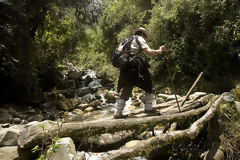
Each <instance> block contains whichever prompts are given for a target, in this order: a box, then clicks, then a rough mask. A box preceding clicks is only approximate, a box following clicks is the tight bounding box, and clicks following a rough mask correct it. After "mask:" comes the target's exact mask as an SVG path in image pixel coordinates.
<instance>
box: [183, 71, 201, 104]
mask: <svg viewBox="0 0 240 160" xmlns="http://www.w3.org/2000/svg"><path fill="white" fill-rule="evenodd" d="M202 74H203V72H201V73H200V74H199V76H198V78H197V79H196V81H195V82H194V83H193V85H192V87H191V88H190V89H189V91H188V93H187V94H186V96H185V99H184V100H183V101H182V103H181V105H180V106H181V107H182V106H183V104H184V103H185V101H186V100H187V99H188V97H189V95H190V93H191V92H192V90H193V88H194V87H195V86H196V84H197V82H198V81H199V79H200V78H201V77H202Z"/></svg>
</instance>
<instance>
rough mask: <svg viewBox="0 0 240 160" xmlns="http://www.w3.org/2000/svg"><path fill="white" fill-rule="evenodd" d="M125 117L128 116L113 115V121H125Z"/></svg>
mask: <svg viewBox="0 0 240 160" xmlns="http://www.w3.org/2000/svg"><path fill="white" fill-rule="evenodd" d="M127 117H128V115H114V116H113V118H114V119H125V118H127Z"/></svg>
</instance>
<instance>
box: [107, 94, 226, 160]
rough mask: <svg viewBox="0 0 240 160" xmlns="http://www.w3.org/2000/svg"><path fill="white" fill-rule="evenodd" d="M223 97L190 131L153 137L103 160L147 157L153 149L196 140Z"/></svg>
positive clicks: (108, 155) (116, 151) (111, 152)
mask: <svg viewBox="0 0 240 160" xmlns="http://www.w3.org/2000/svg"><path fill="white" fill-rule="evenodd" d="M221 99H222V96H220V97H219V98H218V99H217V100H216V101H215V102H214V104H213V105H211V107H210V108H209V110H208V111H207V112H206V113H205V114H204V115H203V116H202V117H201V118H200V119H198V120H197V121H196V122H194V123H193V124H192V125H191V126H190V127H189V128H188V129H185V130H179V131H172V132H169V133H165V134H162V135H160V136H157V137H152V138H149V139H147V140H143V141H141V143H139V144H138V145H136V146H135V147H132V148H126V147H123V148H121V149H119V150H113V151H109V152H108V153H107V154H105V155H104V156H103V159H108V160H114V159H116V160H120V159H131V158H133V157H136V156H143V155H144V156H146V155H149V153H150V152H151V151H152V149H154V148H157V147H161V146H164V145H167V144H170V143H173V142H175V141H180V140H184V139H186V138H188V139H194V138H195V137H196V136H197V135H198V133H199V132H200V130H201V129H202V128H203V126H204V125H205V124H206V123H208V122H209V120H211V118H212V117H213V116H214V114H215V112H216V109H217V107H218V104H219V103H220V101H221Z"/></svg>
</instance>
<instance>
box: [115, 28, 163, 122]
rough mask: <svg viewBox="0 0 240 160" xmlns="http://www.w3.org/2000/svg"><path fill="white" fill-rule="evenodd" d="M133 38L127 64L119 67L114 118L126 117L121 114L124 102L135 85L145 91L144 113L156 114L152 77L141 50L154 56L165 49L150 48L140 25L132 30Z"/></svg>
mask: <svg viewBox="0 0 240 160" xmlns="http://www.w3.org/2000/svg"><path fill="white" fill-rule="evenodd" d="M132 34H133V40H132V42H131V45H130V46H131V56H130V58H129V64H128V66H127V67H125V68H121V69H120V75H119V80H118V86H117V91H118V92H120V91H121V94H120V98H119V99H118V100H117V105H116V111H115V113H114V118H115V119H120V118H126V116H124V115H123V114H122V111H123V109H124V107H125V102H126V101H127V100H128V99H129V97H130V96H131V94H132V89H133V87H134V86H137V87H139V88H141V89H143V90H144V91H145V101H144V103H145V113H148V114H157V112H156V110H155V109H154V108H153V107H152V101H153V94H152V78H151V75H150V72H149V71H148V68H150V65H149V63H148V62H147V61H146V60H144V58H143V52H145V53H146V54H147V55H149V56H155V55H158V54H160V53H163V52H164V51H165V48H164V46H160V48H159V49H157V50H154V49H151V48H150V47H149V46H148V45H147V43H146V41H147V40H149V39H150V35H149V33H148V32H147V31H146V30H145V28H143V27H140V28H138V29H136V30H133V32H132Z"/></svg>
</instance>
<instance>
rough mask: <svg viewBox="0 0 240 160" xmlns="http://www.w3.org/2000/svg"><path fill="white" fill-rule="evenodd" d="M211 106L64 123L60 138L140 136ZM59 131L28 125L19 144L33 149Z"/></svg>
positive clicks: (54, 127) (50, 125)
mask: <svg viewBox="0 0 240 160" xmlns="http://www.w3.org/2000/svg"><path fill="white" fill-rule="evenodd" d="M211 105H212V101H211V100H210V101H209V102H208V104H207V105H205V106H204V107H201V108H199V109H193V110H191V111H187V112H182V113H177V114H171V115H162V116H152V117H141V118H127V119H110V120H109V119H108V120H96V121H90V122H71V123H64V124H63V125H62V127H61V132H60V137H71V138H72V139H73V140H74V141H75V142H78V141H80V139H81V138H82V137H90V136H95V135H100V134H103V133H114V132H118V131H123V130H131V131H133V132H134V134H135V135H138V134H140V133H142V132H143V131H145V130H148V129H151V128H153V127H155V126H156V125H165V124H168V123H172V122H183V121H186V120H188V119H189V118H191V117H194V116H198V115H199V114H201V113H203V112H205V111H206V110H207V109H208V108H209V107H210V106H211ZM39 124H43V125H44V128H45V129H44V130H43V129H42V128H40V127H39ZM58 130H59V127H58V125H57V123H56V122H52V121H44V122H33V123H30V124H27V125H26V126H25V129H24V130H23V131H22V132H21V133H20V136H19V139H18V144H19V146H20V147H24V148H26V147H27V148H29V147H33V146H35V145H37V144H41V142H42V139H43V137H46V138H47V139H48V140H50V139H52V138H53V137H55V136H56V135H57V132H58Z"/></svg>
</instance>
